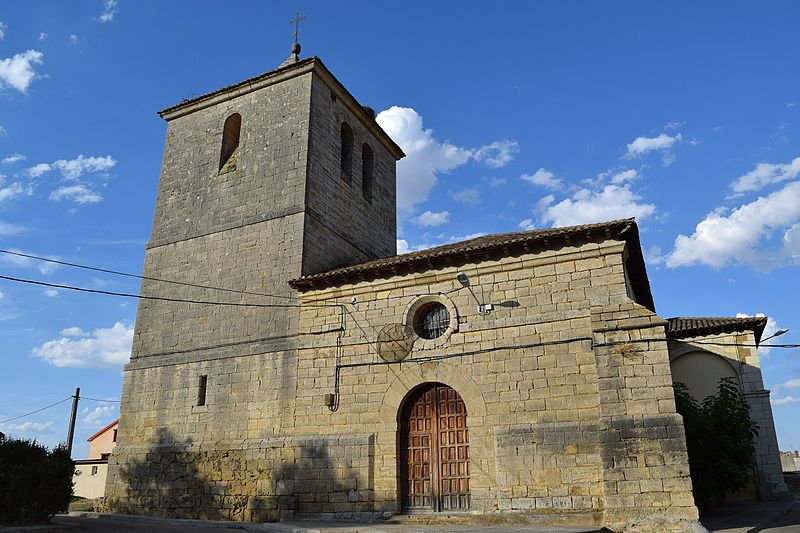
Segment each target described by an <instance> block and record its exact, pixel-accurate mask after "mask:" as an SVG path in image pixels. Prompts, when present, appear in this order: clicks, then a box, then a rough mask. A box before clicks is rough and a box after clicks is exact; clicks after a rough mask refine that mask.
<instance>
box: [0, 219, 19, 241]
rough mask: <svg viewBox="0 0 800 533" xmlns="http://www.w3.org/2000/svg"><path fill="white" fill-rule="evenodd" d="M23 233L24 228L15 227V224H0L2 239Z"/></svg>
mask: <svg viewBox="0 0 800 533" xmlns="http://www.w3.org/2000/svg"><path fill="white" fill-rule="evenodd" d="M24 231H25V228H24V227H22V226H17V225H16V224H8V223H6V222H0V235H2V236H4V237H8V236H11V235H19V234H20V233H22V232H24Z"/></svg>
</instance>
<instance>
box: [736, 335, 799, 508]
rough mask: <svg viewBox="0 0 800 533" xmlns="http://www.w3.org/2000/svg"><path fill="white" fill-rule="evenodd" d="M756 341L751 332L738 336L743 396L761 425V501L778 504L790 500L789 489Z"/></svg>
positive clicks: (758, 456)
mask: <svg viewBox="0 0 800 533" xmlns="http://www.w3.org/2000/svg"><path fill="white" fill-rule="evenodd" d="M755 340H756V339H755V336H754V335H753V333H751V332H750V333H747V334H739V335H737V336H736V344H737V346H736V351H737V355H738V358H739V362H740V366H739V372H740V379H741V387H742V395H743V396H744V397H745V399H746V400H747V403H749V404H750V418H751V419H752V420H753V421H754V422H756V423H757V424H758V437H756V438H755V439H754V444H755V447H756V475H757V477H758V497H759V499H762V500H778V499H782V498H785V497H788V496H789V487H787V486H786V483H785V482H784V480H783V471H782V469H781V459H780V455H779V454H780V451H779V450H778V437H777V435H776V433H775V421H774V419H773V418H772V406H771V405H770V403H769V391H768V390H766V389H764V378H763V376H762V375H761V364H760V362H759V358H758V351H757V350H756V348H753V347H752V346H753V345H755Z"/></svg>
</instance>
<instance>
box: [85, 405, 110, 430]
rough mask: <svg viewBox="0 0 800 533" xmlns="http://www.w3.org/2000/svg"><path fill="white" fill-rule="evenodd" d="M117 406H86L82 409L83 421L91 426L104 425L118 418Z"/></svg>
mask: <svg viewBox="0 0 800 533" xmlns="http://www.w3.org/2000/svg"><path fill="white" fill-rule="evenodd" d="M116 411H117V407H116V406H114V405H99V406H97V407H95V408H94V409H91V410H90V409H89V408H88V407H84V408H83V410H82V411H81V414H82V415H83V418H82V419H81V422H82V423H84V424H86V425H89V426H104V425H106V424H108V423H109V422H110V421H111V420H112V419H113V418H116V414H117V413H116Z"/></svg>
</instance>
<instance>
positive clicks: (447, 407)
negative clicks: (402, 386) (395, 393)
mask: <svg viewBox="0 0 800 533" xmlns="http://www.w3.org/2000/svg"><path fill="white" fill-rule="evenodd" d="M400 472H401V493H402V498H403V510H404V511H409V512H414V511H418V512H419V511H421V512H424V511H429V512H430V511H466V510H467V509H469V433H468V431H467V408H466V406H465V405H464V401H463V400H462V399H461V396H459V395H458V393H457V392H456V391H455V390H453V389H452V388H450V387H448V386H447V385H443V384H441V383H429V384H426V385H423V386H422V387H420V388H418V389H417V390H415V391H414V392H413V393H412V394H411V396H410V397H409V398H408V399H407V401H406V403H405V405H404V406H403V409H402V411H401V417H400Z"/></svg>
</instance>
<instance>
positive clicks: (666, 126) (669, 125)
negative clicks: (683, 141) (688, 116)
mask: <svg viewBox="0 0 800 533" xmlns="http://www.w3.org/2000/svg"><path fill="white" fill-rule="evenodd" d="M685 125H686V121H685V120H684V121H682V122H667V123H666V124H664V129H665V130H675V129H678V128H682V127H683V126H685Z"/></svg>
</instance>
